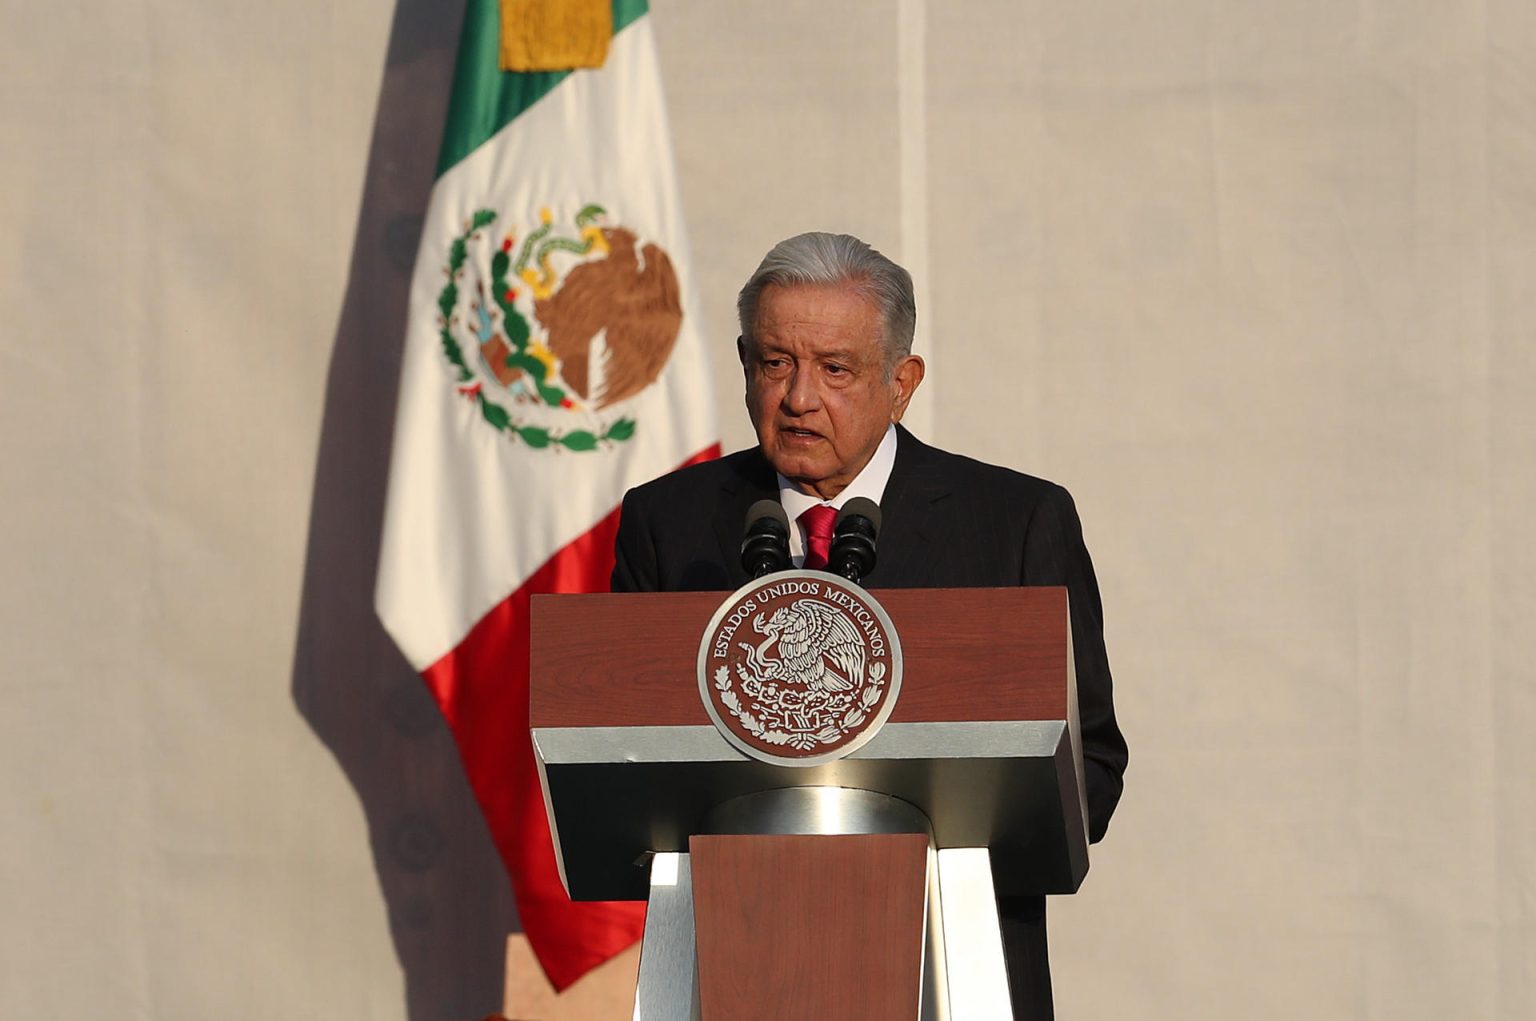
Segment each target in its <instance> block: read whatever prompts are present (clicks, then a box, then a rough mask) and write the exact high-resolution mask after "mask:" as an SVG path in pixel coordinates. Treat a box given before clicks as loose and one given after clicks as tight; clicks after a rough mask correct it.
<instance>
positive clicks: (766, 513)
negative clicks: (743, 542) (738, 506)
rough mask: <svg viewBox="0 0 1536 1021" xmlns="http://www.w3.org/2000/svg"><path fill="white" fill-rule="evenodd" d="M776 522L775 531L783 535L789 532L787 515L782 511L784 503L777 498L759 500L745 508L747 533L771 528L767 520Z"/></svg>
mask: <svg viewBox="0 0 1536 1021" xmlns="http://www.w3.org/2000/svg"><path fill="white" fill-rule="evenodd" d="M769 521H772V522H775V523H777V524H778V526H779V527H778V529H777V530H776V531H779V532H782V533H783V534H784V535H788V534H789V515H788V514H785V513H784V505H783V504H781V503H779V501H777V500H759V501H757V502H756V503H754V504H753V505H752V506H750V507H748V508H747V523H746V531H747V533H748V534H750V533H752V532H755V531H761V530H763V529H765V528H772V527H773V526H772V525H770V524H769V523H768V522H769Z"/></svg>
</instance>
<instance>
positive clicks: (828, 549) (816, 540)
mask: <svg viewBox="0 0 1536 1021" xmlns="http://www.w3.org/2000/svg"><path fill="white" fill-rule="evenodd" d="M795 520H797V521H799V522H800V527H802V528H804V529H805V569H806V570H807V571H815V570H819V569H820V568H823V567H826V566H827V557H829V556H831V554H832V523H833V522H834V521H836V520H837V508H836V507H828V506H827V505H826V504H817V505H816V506H815V507H812V508H810V509H809V510H807V511H806V512H805V513H804V514H801V515H800V517H798V518H796V519H795Z"/></svg>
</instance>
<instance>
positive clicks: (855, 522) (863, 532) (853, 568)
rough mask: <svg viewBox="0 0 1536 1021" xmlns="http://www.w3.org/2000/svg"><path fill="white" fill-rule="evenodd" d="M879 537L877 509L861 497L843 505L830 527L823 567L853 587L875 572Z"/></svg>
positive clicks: (878, 513)
mask: <svg viewBox="0 0 1536 1021" xmlns="http://www.w3.org/2000/svg"><path fill="white" fill-rule="evenodd" d="M879 534H880V505H879V504H878V503H876V502H875V501H873V500H870V499H868V498H867V497H863V496H856V497H854V498H853V499H852V500H849V501H848V502H847V503H845V504H843V509H842V510H840V511H838V512H837V523H836V524H834V525H833V526H832V552H831V553H830V554H828V556H827V567H828V568H829V569H830V570H832V571H833V572H835V573H837V574H840V575H842V576H843V577H844V578H847V579H848V580H849V581H851V582H853V583H854V584H855V585H857V584H859V579H861V578H863V577H864V575H866V574H868V573H869V572H870V571H873V570H874V569H875V538H876V536H878V535H879Z"/></svg>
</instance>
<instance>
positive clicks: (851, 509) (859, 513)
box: [832, 496, 880, 534]
mask: <svg viewBox="0 0 1536 1021" xmlns="http://www.w3.org/2000/svg"><path fill="white" fill-rule="evenodd" d="M851 517H861V518H868V519H869V523H870V524H872V525H874V526H875V533H876V534H879V532H880V505H879V504H878V503H876V502H875V501H873V500H871V499H869V497H867V496H856V497H854V498H853V499H852V500H849V501H848V502H847V503H845V504H843V509H842V510H840V511H838V512H837V524H836V525H834V526H833V528H832V530H833V531H834V532H836V531H838V530H840V529H841V528H842V527H843V520H844V519H845V518H851Z"/></svg>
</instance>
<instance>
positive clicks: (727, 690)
mask: <svg viewBox="0 0 1536 1021" xmlns="http://www.w3.org/2000/svg"><path fill="white" fill-rule="evenodd" d="M737 669H740V668H739V667H738V668H737ZM715 690H716V691H718V692H720V702H721V704H722V705H724V706H725V708H726V709H727V710H728V711H729V712H730V714H731V715H732V716H734V717H736V719H737V721H738V722H740V723H741V726H742V729H743V730H745V731H746V732H747V733H749V734H751V735H752V736H753V737H755V738H757V739H758V740H759V741H761V742H763V743H764V744H771V745H786V744H787V745H789V746H791V747H793V748H797V749H799V750H800V751H805V750H806V749H808V748H814V747H815V746H816V745H818V744H824V745H827V744H832V743H834V742H836V741H838V740H840V739H841V738H842V737H843V736H844V735H846V734H848V733H849V732H850V731H852V730H853V729H855V728H856V727H858V726H860V725H861V724H862V723H863V722H864V721H865V720H866V719H868V718H869V712H870V710H871V709H873V708H874V707H875V706H876V704H878V703H879V701H880V696H881V695H882V694H884V692H885V664H884V663H871V664H870V667H869V684H868V686H867V687H865V689H864V690H863V691H862V692H861V693H860V694H859V700H858V702H857V703H855V704H854V705H853V706H852V707H850V708H849V710H848V711H847V712H846V713H844V714H843V716H842V719H840V720H838V721H837V722H836V723H835V724H829V725H827V726H825V727H823V728H821V729H820V730H818V731H816V733H814V734H805V733H796V734H791V733H788V732H786V731H783V730H769V729H768V728H767V727H766V726H765V725H764V724H763V721H762V720H759V719H758V718H757V717H756V716H755V715H754V714H753V713H751V712H749V711H748V710H747V709H746V708H744V707H743V706H742V704H741V698H740V697H739V696H738V695H737V694H736V692H735V690H734V687H733V685H732V683H731V673H730V671H729V670H727V669H726V668H725V667H723V666H722V667H720V668H718V669H717V670H716V671H715Z"/></svg>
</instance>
